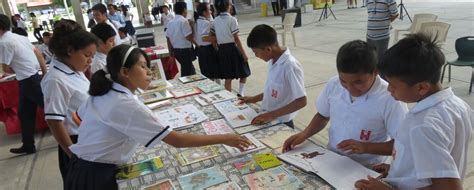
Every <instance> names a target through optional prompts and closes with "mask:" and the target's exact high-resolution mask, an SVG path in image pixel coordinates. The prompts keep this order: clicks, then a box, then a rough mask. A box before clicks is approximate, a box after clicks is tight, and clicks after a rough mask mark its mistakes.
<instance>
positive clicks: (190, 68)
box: [173, 48, 196, 77]
mask: <svg viewBox="0 0 474 190" xmlns="http://www.w3.org/2000/svg"><path fill="white" fill-rule="evenodd" d="M173 53H174V56H175V57H176V59H177V60H178V62H179V64H180V65H181V76H182V77H184V76H189V75H194V74H196V69H194V65H193V61H194V60H196V54H195V52H194V50H193V49H192V48H184V49H173Z"/></svg>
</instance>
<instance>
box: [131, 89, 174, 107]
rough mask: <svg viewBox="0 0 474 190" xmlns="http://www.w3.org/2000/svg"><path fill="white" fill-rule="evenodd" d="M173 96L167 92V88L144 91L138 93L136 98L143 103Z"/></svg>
mask: <svg viewBox="0 0 474 190" xmlns="http://www.w3.org/2000/svg"><path fill="white" fill-rule="evenodd" d="M173 97H174V96H173V95H172V94H171V93H170V92H168V90H158V91H152V92H145V93H144V94H140V95H139V96H138V98H139V99H140V101H142V102H143V103H145V104H150V103H153V102H158V101H162V100H167V99H170V98H173Z"/></svg>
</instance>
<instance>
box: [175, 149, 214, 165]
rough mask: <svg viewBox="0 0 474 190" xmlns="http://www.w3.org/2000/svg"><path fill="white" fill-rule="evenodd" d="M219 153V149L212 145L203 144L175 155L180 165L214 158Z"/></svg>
mask: <svg viewBox="0 0 474 190" xmlns="http://www.w3.org/2000/svg"><path fill="white" fill-rule="evenodd" d="M218 155H219V151H218V150H217V148H216V147H214V146H203V147H195V148H189V149H186V150H185V151H182V152H180V153H178V154H177V155H176V157H177V158H178V162H179V163H180V164H181V165H182V166H186V165H189V164H193V163H196V162H200V161H203V160H207V159H210V158H214V157H216V156H218Z"/></svg>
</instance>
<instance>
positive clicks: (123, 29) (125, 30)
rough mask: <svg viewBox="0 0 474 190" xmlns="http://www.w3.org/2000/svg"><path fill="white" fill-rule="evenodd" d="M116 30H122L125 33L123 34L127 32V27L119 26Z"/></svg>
mask: <svg viewBox="0 0 474 190" xmlns="http://www.w3.org/2000/svg"><path fill="white" fill-rule="evenodd" d="M118 31H119V32H123V33H125V34H128V31H127V28H125V27H120V28H119V29H118Z"/></svg>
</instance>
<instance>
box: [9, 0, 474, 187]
mask: <svg viewBox="0 0 474 190" xmlns="http://www.w3.org/2000/svg"><path fill="white" fill-rule="evenodd" d="M405 6H406V7H407V9H408V11H409V13H410V15H411V16H413V15H414V14H416V13H434V14H437V15H438V20H440V21H444V22H448V23H450V24H451V28H450V31H449V34H448V41H447V43H446V44H445V45H444V46H443V51H444V53H445V54H446V57H447V59H448V60H451V59H455V58H456V56H457V55H456V53H455V51H454V41H455V39H456V38H459V37H461V36H467V35H473V34H474V11H473V10H474V2H472V1H471V2H469V3H467V2H460V1H459V0H454V1H451V3H446V2H441V1H437V2H436V1H430V2H428V1H426V0H424V1H421V0H419V1H416V2H415V1H414V0H410V1H405ZM345 8H346V5H345V3H344V2H341V3H338V4H336V5H335V7H333V11H334V12H335V14H336V16H337V18H338V20H334V19H333V18H332V17H331V18H329V19H327V20H324V21H322V22H313V21H314V20H315V19H317V18H319V15H320V13H321V11H315V12H313V13H306V14H303V16H302V18H303V26H302V27H299V28H296V29H295V32H296V41H297V45H296V46H293V44H292V41H291V40H290V41H288V42H287V45H290V46H289V48H290V50H291V52H292V54H293V55H294V56H295V57H297V58H298V59H299V61H300V62H301V63H302V65H303V67H304V74H305V87H306V92H307V95H308V102H309V104H308V105H307V106H306V107H305V108H304V109H303V110H302V111H300V112H299V114H298V116H297V118H296V120H295V121H296V125H297V127H299V128H304V127H305V126H306V125H307V124H308V123H309V121H310V120H311V118H312V116H313V114H314V113H315V112H316V109H315V106H314V101H315V99H316V97H317V96H318V95H319V93H320V92H321V91H322V89H323V88H324V86H325V84H326V81H327V80H328V79H329V78H330V77H332V76H334V75H335V74H336V69H335V59H336V53H337V50H338V48H339V47H340V46H341V45H342V44H344V43H345V42H347V41H349V40H354V39H362V40H363V39H365V29H366V17H367V14H366V10H365V9H362V8H358V9H349V10H348V9H345ZM280 22H281V20H280V18H278V17H265V18H262V17H260V16H259V14H249V15H241V16H239V24H240V28H241V38H242V39H241V40H242V41H243V42H245V41H246V37H247V35H248V33H249V32H250V30H251V29H252V27H253V26H255V25H256V24H261V23H265V24H276V23H280ZM409 25H410V22H409V21H408V19H407V18H405V19H404V20H403V21H401V20H396V21H395V22H394V24H393V27H394V28H407V27H408V26H409ZM156 31H157V32H156V37H157V39H156V41H157V43H158V44H165V43H164V42H165V40H164V37H163V36H164V35H163V33H162V32H161V31H162V28H161V27H157V28H156ZM290 39H291V38H290ZM247 53H248V55H249V57H250V58H249V61H250V65H251V69H252V73H253V75H252V76H250V77H249V79H248V85H247V93H246V94H247V95H252V94H256V93H259V92H260V91H261V89H262V87H263V84H264V76H265V75H266V64H265V63H264V62H263V61H261V60H258V59H257V58H256V57H255V56H254V55H253V54H252V53H251V51H250V50H249V49H247ZM470 77H471V69H466V68H453V79H452V82H451V83H444V84H443V85H445V86H451V87H452V88H453V89H454V92H455V93H456V95H458V96H460V97H461V98H462V99H464V100H465V101H466V102H468V103H469V105H471V106H473V105H474V98H473V97H474V95H469V94H468V88H469V80H470ZM234 86H235V87H237V83H235V84H234ZM3 128H4V127H3V125H2V126H0V168H1V169H2V171H3V172H1V173H0V189H8V190H10V189H48V190H49V189H61V186H62V181H61V177H60V174H59V170H58V167H57V144H56V142H55V140H54V138H53V137H52V136H51V134H50V133H49V132H46V133H38V134H37V135H36V142H37V147H38V149H39V151H38V152H37V153H36V154H34V155H28V156H15V155H12V154H10V153H9V152H8V150H9V149H10V148H11V147H16V146H19V145H20V141H21V140H20V139H21V138H20V136H18V135H14V136H7V135H6V134H5V130H4V129H3ZM313 138H315V139H316V140H317V141H319V142H321V143H326V142H327V130H325V131H323V132H321V133H320V134H317V135H315V136H314V137H313ZM470 149H471V151H470V153H469V155H470V157H469V164H468V168H469V169H468V170H469V171H468V174H467V176H466V179H465V180H464V187H465V188H466V189H474V151H472V150H473V149H474V144H473V143H471V148H470Z"/></svg>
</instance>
